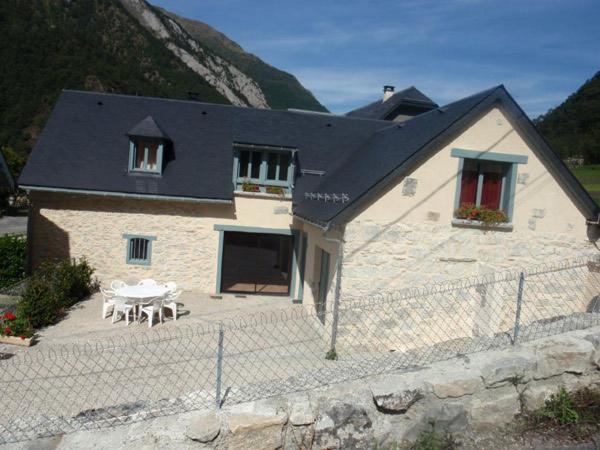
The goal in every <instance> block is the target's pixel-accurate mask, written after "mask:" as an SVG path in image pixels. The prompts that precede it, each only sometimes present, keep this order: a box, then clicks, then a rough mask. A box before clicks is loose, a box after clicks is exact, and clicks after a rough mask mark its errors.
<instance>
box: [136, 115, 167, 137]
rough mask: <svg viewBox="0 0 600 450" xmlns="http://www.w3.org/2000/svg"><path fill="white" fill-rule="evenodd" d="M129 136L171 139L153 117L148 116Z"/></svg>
mask: <svg viewBox="0 0 600 450" xmlns="http://www.w3.org/2000/svg"><path fill="white" fill-rule="evenodd" d="M127 134H128V135H129V136H135V137H145V138H152V139H164V140H167V139H169V136H167V133H165V132H164V131H163V130H162V129H161V128H160V126H159V125H158V124H157V123H156V121H155V120H154V118H153V117H152V116H147V117H146V118H145V119H143V120H142V121H140V122H138V124H137V125H135V126H134V127H133V128H132V129H131V130H129V131H128V132H127Z"/></svg>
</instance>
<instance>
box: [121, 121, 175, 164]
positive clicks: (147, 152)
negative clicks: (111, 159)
mask: <svg viewBox="0 0 600 450" xmlns="http://www.w3.org/2000/svg"><path fill="white" fill-rule="evenodd" d="M128 135H129V139H130V145H129V171H130V172H146V173H155V174H161V173H162V170H163V152H164V147H165V143H166V142H167V141H168V139H169V138H168V137H167V135H166V133H165V132H164V131H163V130H162V129H161V128H160V127H159V126H158V124H157V123H156V121H155V120H154V119H153V118H152V117H151V116H148V117H146V118H145V119H144V120H142V121H141V122H140V123H138V124H137V125H136V126H135V127H133V128H132V129H131V130H130V131H129V133H128Z"/></svg>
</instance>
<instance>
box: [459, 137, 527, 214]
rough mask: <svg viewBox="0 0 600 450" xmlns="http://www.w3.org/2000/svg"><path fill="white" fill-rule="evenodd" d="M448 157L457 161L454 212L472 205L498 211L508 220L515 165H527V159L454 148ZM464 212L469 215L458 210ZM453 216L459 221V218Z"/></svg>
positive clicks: (518, 156)
mask: <svg viewBox="0 0 600 450" xmlns="http://www.w3.org/2000/svg"><path fill="white" fill-rule="evenodd" d="M451 155H452V156H453V157H457V158H459V170H458V176H457V184H456V200H455V205H454V206H455V207H454V209H455V210H459V208H461V206H463V205H475V206H477V207H479V208H481V209H488V210H494V211H502V212H504V214H505V215H506V218H507V219H508V221H511V220H512V214H513V206H514V205H513V203H514V194H515V187H516V182H517V168H518V165H519V164H527V156H524V155H513V154H505V153H494V152H479V151H474V150H462V149H456V148H454V149H452V152H451ZM465 212H466V213H467V214H471V212H470V211H469V208H466V211H465V209H464V208H462V211H461V213H465ZM456 217H458V218H460V219H463V217H460V216H459V215H457V216H456ZM471 217H473V216H471ZM471 220H479V219H471Z"/></svg>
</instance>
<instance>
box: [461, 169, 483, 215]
mask: <svg viewBox="0 0 600 450" xmlns="http://www.w3.org/2000/svg"><path fill="white" fill-rule="evenodd" d="M478 179H479V174H478V173H477V161H473V160H470V159H465V161H464V165H463V171H462V179H461V183H460V204H461V205H463V204H465V203H473V204H475V202H476V201H477V180H478Z"/></svg>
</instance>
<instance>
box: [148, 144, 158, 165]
mask: <svg viewBox="0 0 600 450" xmlns="http://www.w3.org/2000/svg"><path fill="white" fill-rule="evenodd" d="M146 148H147V149H148V162H147V165H146V170H157V169H158V143H157V142H147V143H146Z"/></svg>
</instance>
